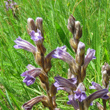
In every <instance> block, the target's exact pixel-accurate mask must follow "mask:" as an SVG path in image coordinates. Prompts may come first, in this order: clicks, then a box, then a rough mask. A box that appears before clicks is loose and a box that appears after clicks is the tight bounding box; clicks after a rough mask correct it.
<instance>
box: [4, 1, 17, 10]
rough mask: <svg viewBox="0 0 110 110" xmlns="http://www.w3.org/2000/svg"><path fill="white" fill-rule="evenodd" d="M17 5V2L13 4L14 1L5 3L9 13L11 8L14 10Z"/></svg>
mask: <svg viewBox="0 0 110 110" xmlns="http://www.w3.org/2000/svg"><path fill="white" fill-rule="evenodd" d="M15 5H17V3H16V2H12V0H8V2H7V1H5V6H6V9H7V11H8V10H9V8H10V9H12V8H13V6H15Z"/></svg>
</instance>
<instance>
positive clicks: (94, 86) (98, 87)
mask: <svg viewBox="0 0 110 110" xmlns="http://www.w3.org/2000/svg"><path fill="white" fill-rule="evenodd" d="M89 89H96V90H102V89H103V88H102V86H101V85H100V84H98V83H95V82H92V86H90V87H89ZM101 98H102V99H105V100H106V99H109V96H108V95H107V94H105V95H103V96H102V97H101Z"/></svg>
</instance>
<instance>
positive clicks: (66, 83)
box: [54, 76, 77, 93]
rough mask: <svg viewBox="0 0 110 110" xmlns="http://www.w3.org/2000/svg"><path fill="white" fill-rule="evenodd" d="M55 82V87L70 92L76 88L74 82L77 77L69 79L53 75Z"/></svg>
mask: <svg viewBox="0 0 110 110" xmlns="http://www.w3.org/2000/svg"><path fill="white" fill-rule="evenodd" d="M54 79H55V81H56V82H55V83H54V86H55V87H56V88H57V90H64V91H66V92H68V93H70V92H71V91H72V90H75V89H76V85H75V84H76V83H77V79H76V78H71V79H65V78H62V77H60V76H57V77H54Z"/></svg>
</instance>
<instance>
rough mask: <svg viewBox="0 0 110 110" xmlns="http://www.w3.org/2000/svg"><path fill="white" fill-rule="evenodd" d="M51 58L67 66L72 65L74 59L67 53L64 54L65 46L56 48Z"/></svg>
mask: <svg viewBox="0 0 110 110" xmlns="http://www.w3.org/2000/svg"><path fill="white" fill-rule="evenodd" d="M52 57H53V58H59V59H61V60H63V61H65V62H66V63H68V64H69V65H72V64H73V63H74V62H75V60H74V58H73V57H72V56H71V55H70V54H69V53H68V52H66V46H62V47H57V48H56V50H55V52H54V54H53V55H52Z"/></svg>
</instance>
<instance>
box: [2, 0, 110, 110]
mask: <svg viewBox="0 0 110 110" xmlns="http://www.w3.org/2000/svg"><path fill="white" fill-rule="evenodd" d="M14 1H15V2H16V3H17V6H16V8H17V9H18V11H17V13H15V14H16V15H17V17H14V16H13V14H12V10H11V9H9V10H8V11H7V10H6V7H5V3H4V0H0V109H1V110H21V106H22V105H23V104H24V103H25V102H26V101H28V100H30V99H31V98H33V97H35V96H38V95H40V94H42V93H44V94H45V91H44V90H43V89H42V88H41V87H40V84H39V80H38V78H37V79H36V82H35V83H34V84H33V85H31V86H29V87H27V86H26V85H25V84H24V83H23V82H22V81H23V78H22V77H21V76H20V75H21V73H23V72H24V71H26V66H27V65H28V64H32V65H34V66H36V67H38V65H37V64H36V63H35V61H34V57H33V55H32V53H29V52H27V51H25V50H22V49H18V50H17V49H15V48H13V46H14V45H15V43H14V40H15V39H16V38H17V37H18V36H20V37H21V38H22V39H25V40H28V41H29V42H31V43H32V44H34V42H33V41H32V40H31V39H30V36H29V35H28V34H27V31H26V25H27V18H33V19H34V20H35V19H36V17H42V18H43V29H44V38H45V40H44V46H45V47H46V50H47V51H46V54H48V53H49V52H51V51H52V50H53V49H55V48H57V47H58V46H63V45H67V42H68V41H69V39H70V38H71V37H72V34H71V33H70V32H69V31H68V29H67V24H68V18H69V16H70V15H71V14H72V15H73V16H74V17H75V18H76V20H78V21H80V23H81V25H82V26H83V30H82V31H83V35H82V38H81V39H80V40H81V42H84V43H85V45H86V50H87V49H88V48H92V49H95V50H96V55H95V56H96V60H93V61H92V62H90V64H89V66H88V68H87V76H86V78H85V80H84V84H85V85H86V87H87V88H89V86H90V85H91V82H92V81H95V82H97V83H100V84H101V85H102V81H101V67H102V65H103V64H104V62H107V63H109V64H110V60H109V59H110V1H109V0H14ZM62 39H68V41H66V40H62ZM67 51H68V52H69V53H70V54H71V55H72V56H73V57H75V54H74V52H71V50H70V49H69V48H68V49H67ZM67 70H68V65H67V64H66V63H65V62H63V61H61V60H59V59H52V68H51V71H50V72H49V81H50V82H51V83H52V82H54V76H56V75H60V76H62V77H65V78H67ZM93 92H94V91H93V90H89V89H87V94H88V95H89V94H91V93H93ZM67 101H68V95H67V93H66V92H64V91H58V93H57V105H58V108H61V109H62V110H72V109H73V107H72V106H69V105H67V104H66V103H67ZM97 101H100V102H101V101H102V100H100V99H99V100H97ZM107 107H108V110H109V106H108V105H107ZM42 109H43V110H48V109H47V108H44V107H43V106H42V104H41V103H39V104H36V105H35V106H34V108H33V110H42ZM89 109H90V110H96V105H95V103H94V105H93V106H91V107H90V108H89Z"/></svg>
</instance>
